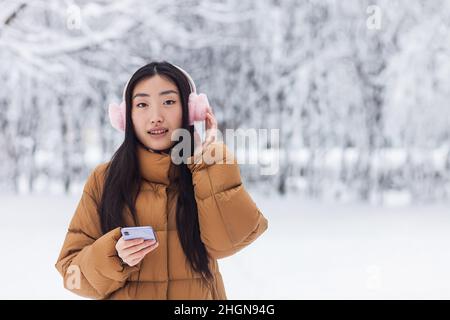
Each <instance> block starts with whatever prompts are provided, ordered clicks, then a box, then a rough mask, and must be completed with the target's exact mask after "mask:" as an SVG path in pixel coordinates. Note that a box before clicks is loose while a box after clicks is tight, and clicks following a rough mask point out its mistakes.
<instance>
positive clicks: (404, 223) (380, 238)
mask: <svg viewBox="0 0 450 320" xmlns="http://www.w3.org/2000/svg"><path fill="white" fill-rule="evenodd" d="M252 195H253V197H254V200H255V202H256V203H257V204H258V206H259V207H260V209H261V211H262V212H263V213H264V215H265V216H266V217H267V218H268V220H269V229H268V230H267V232H266V233H265V234H263V235H262V236H261V237H260V238H259V239H258V240H257V241H256V242H255V243H253V244H252V245H251V246H249V247H247V248H245V249H243V250H242V251H240V252H239V253H237V254H236V255H234V256H232V257H229V258H225V259H222V260H220V261H219V263H220V268H221V271H222V275H223V278H224V280H225V287H226V290H227V294H228V298H229V299H253V298H254V299H353V298H355V299H372V298H373V299H396V298H401V299H434V298H436V299H443V298H445V299H450V272H449V271H450V246H449V245H450V232H449V231H450V211H449V210H448V205H447V206H446V205H427V206H425V205H423V206H413V207H391V208H380V207H374V206H368V205H363V204H358V205H343V204H342V205H338V204H333V203H323V202H313V201H310V200H300V199H298V198H296V197H294V196H288V197H285V198H280V197H273V196H272V197H267V196H265V195H263V194H252ZM0 201H1V221H2V222H1V227H2V228H1V232H0V243H1V254H2V259H1V263H0V276H1V277H2V279H1V286H0V298H1V299H16V298H24V299H78V298H79V297H77V296H75V295H73V294H72V293H70V292H69V291H66V290H65V289H63V286H62V279H61V277H60V275H59V274H58V272H57V271H56V269H55V268H54V263H55V261H56V258H57V255H58V253H59V250H60V248H61V245H62V242H63V239H64V235H65V232H66V228H67V225H68V223H69V220H70V218H71V215H72V214H73V212H74V210H75V207H76V205H77V203H78V197H77V196H67V197H65V196H20V197H19V196H6V195H2V196H0Z"/></svg>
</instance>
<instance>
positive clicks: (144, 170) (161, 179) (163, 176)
mask: <svg viewBox="0 0 450 320" xmlns="http://www.w3.org/2000/svg"><path fill="white" fill-rule="evenodd" d="M136 148H137V149H136V151H137V157H138V161H139V170H140V173H141V176H142V178H143V179H144V180H147V181H148V182H153V183H160V184H164V185H170V184H172V183H176V182H177V181H178V177H179V170H178V169H179V168H178V167H177V166H176V165H175V164H174V163H173V162H172V159H171V156H170V149H169V150H164V151H155V150H152V149H150V148H147V147H145V146H144V145H143V144H142V143H140V142H139V143H137V147H136Z"/></svg>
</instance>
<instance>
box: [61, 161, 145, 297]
mask: <svg viewBox="0 0 450 320" xmlns="http://www.w3.org/2000/svg"><path fill="white" fill-rule="evenodd" d="M98 167H100V166H98ZM98 167H97V168H98ZM97 168H96V169H97ZM96 171H98V170H94V171H93V172H92V173H91V175H90V176H89V178H88V180H87V182H86V184H85V186H84V189H83V194H82V196H81V199H80V201H79V203H78V206H77V208H76V211H75V213H74V215H73V217H72V220H71V222H70V225H69V228H68V230H67V233H66V237H65V240H64V243H63V245H62V249H61V252H60V254H59V257H58V259H57V262H56V264H55V267H56V269H57V270H58V271H59V273H60V274H61V275H62V277H63V281H64V287H65V288H66V289H68V290H70V291H72V292H74V293H75V294H77V295H80V296H83V297H88V298H93V299H105V298H107V297H108V296H109V295H110V294H111V293H112V292H114V291H116V290H118V289H119V288H121V287H123V286H124V285H125V283H126V280H127V278H128V277H129V275H130V274H131V273H132V272H134V271H137V270H138V269H139V265H137V266H134V267H130V266H128V265H122V263H121V261H120V258H119V257H118V255H117V251H116V248H115V245H116V242H117V240H119V239H120V237H121V233H120V227H119V228H116V229H114V230H111V231H110V232H108V233H106V234H102V232H101V227H100V217H99V215H98V213H97V205H98V199H99V189H98V185H97V177H96V176H97V172H96Z"/></svg>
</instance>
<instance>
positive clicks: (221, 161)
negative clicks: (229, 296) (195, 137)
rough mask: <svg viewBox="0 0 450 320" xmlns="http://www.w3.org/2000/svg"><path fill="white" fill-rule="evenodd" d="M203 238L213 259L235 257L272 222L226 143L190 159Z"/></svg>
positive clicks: (212, 145)
mask: <svg viewBox="0 0 450 320" xmlns="http://www.w3.org/2000/svg"><path fill="white" fill-rule="evenodd" d="M188 167H189V169H190V170H191V172H192V180H193V185H194V192H195V199H196V202H197V208H198V215H199V225H200V235H201V239H202V242H203V243H204V245H205V247H206V249H207V251H208V253H209V254H210V256H211V257H212V258H216V259H220V258H225V257H227V256H230V255H233V254H234V253H236V252H238V251H239V250H241V249H243V248H244V247H246V246H248V245H249V244H251V243H252V242H253V241H255V240H256V239H257V238H258V237H259V236H260V235H261V234H262V233H263V232H264V231H265V230H266V229H267V228H268V221H267V219H266V218H265V217H264V216H263V214H262V213H261V211H260V210H259V209H258V207H257V206H256V204H255V203H254V201H253V200H252V198H251V197H250V195H249V194H248V193H247V191H246V190H245V188H244V186H243V184H242V181H241V175H240V169H239V165H238V164H237V161H236V159H235V157H234V155H233V154H232V153H231V152H230V151H229V150H228V148H227V146H226V144H224V143H223V142H214V143H212V144H210V145H209V146H208V147H207V148H206V149H205V150H203V152H202V154H197V155H195V156H192V157H190V158H188Z"/></svg>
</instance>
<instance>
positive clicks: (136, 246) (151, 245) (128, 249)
mask: <svg viewBox="0 0 450 320" xmlns="http://www.w3.org/2000/svg"><path fill="white" fill-rule="evenodd" d="M156 247H158V242H157V241H155V240H145V241H144V239H133V240H124V239H123V237H121V238H120V239H119V240H118V241H117V243H116V250H117V254H118V255H119V257H120V258H121V259H122V261H123V262H124V263H126V264H128V265H129V266H130V267H132V266H135V265H137V264H138V263H139V262H141V260H142V259H143V258H144V257H145V256H146V255H147V254H148V253H149V252H151V251H153V250H154V249H156Z"/></svg>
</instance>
